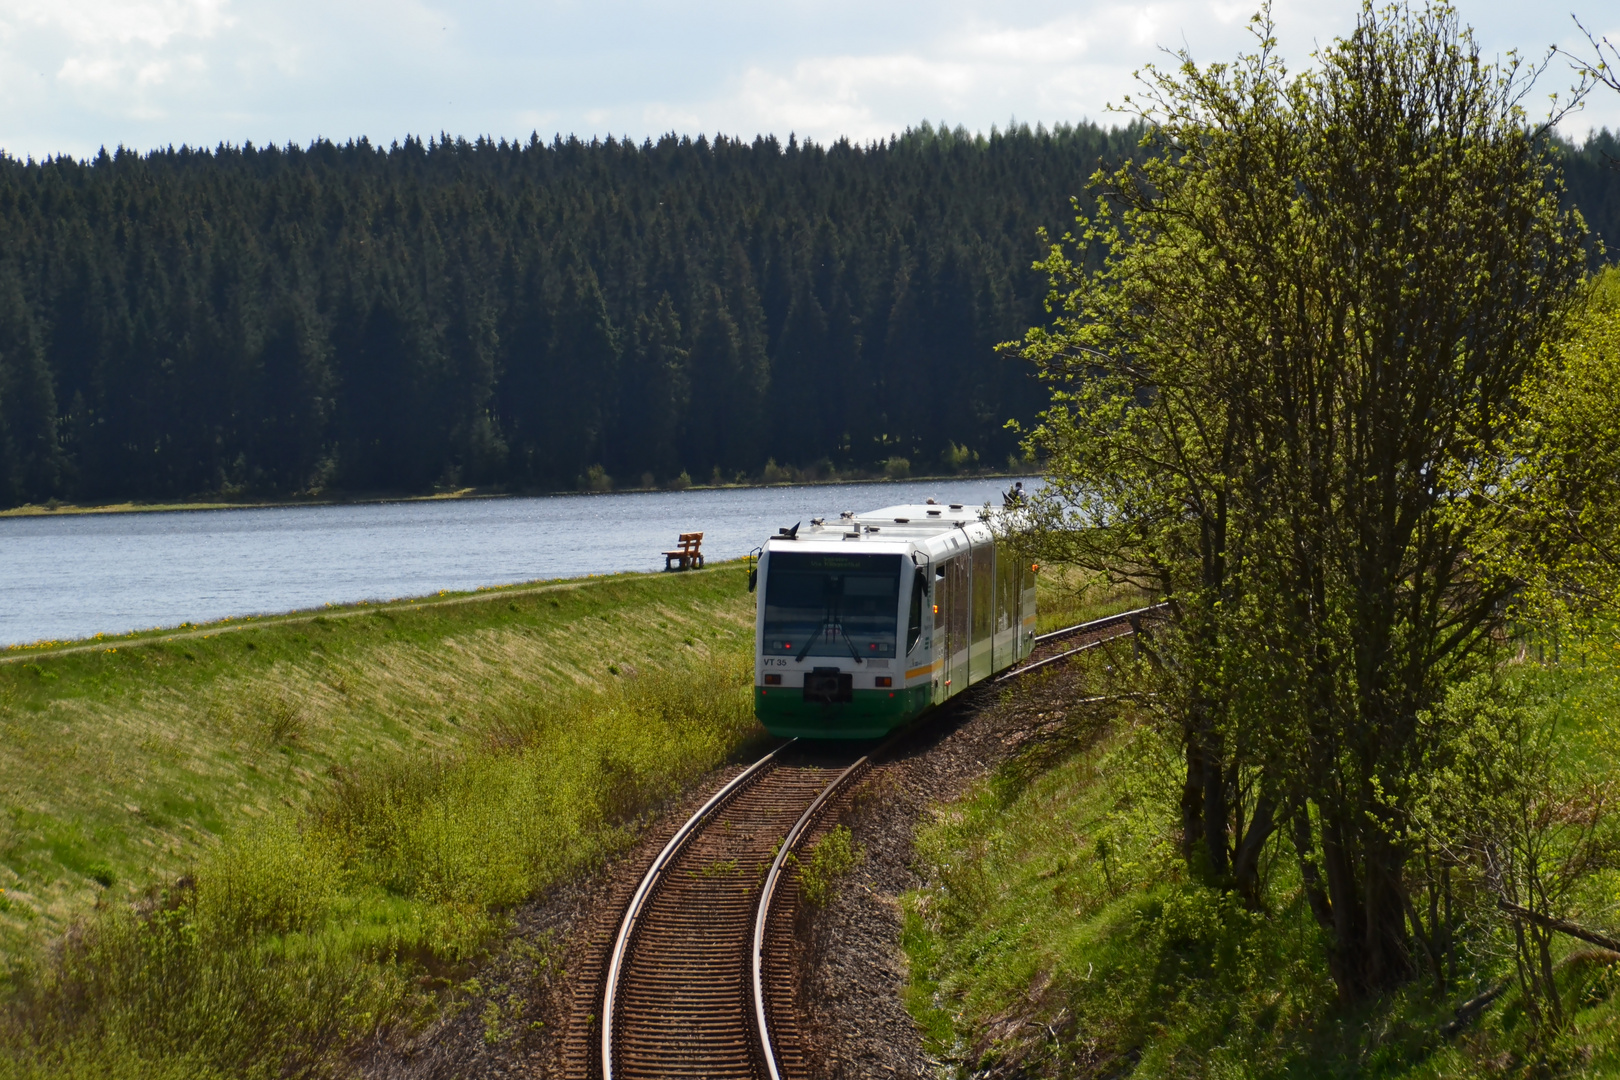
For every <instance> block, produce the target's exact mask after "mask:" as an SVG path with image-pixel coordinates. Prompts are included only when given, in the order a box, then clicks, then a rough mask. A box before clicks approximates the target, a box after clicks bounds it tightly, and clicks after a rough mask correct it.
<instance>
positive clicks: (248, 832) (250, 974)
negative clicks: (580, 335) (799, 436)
mask: <svg viewBox="0 0 1620 1080" xmlns="http://www.w3.org/2000/svg"><path fill="white" fill-rule="evenodd" d="M454 599H456V598H449V597H447V598H444V600H446V601H450V600H454ZM464 599H465V600H466V602H465V603H452V602H444V603H438V604H429V603H417V604H414V605H413V604H396V605H389V606H387V607H384V608H382V609H378V610H376V611H375V612H355V611H342V612H338V611H334V612H331V613H327V614H325V615H322V616H320V617H318V618H312V619H305V620H302V621H300V620H295V619H285V620H279V621H274V620H266V621H265V622H264V624H263V625H255V626H254V627H253V628H251V629H244V630H235V631H230V632H221V631H225V630H227V628H226V627H223V626H214V627H209V628H204V629H205V631H206V632H207V636H199V637H196V638H183V639H178V640H167V641H162V642H151V641H148V642H145V643H140V644H137V643H133V642H130V641H121V642H119V643H117V644H116V645H114V644H113V643H108V644H107V645H106V646H105V648H104V649H98V650H97V651H90V652H84V651H81V652H66V653H58V654H55V655H53V654H50V653H43V654H40V655H38V656H31V657H30V658H29V660H28V662H27V664H21V663H18V664H7V665H0V687H4V689H3V690H0V694H3V695H4V696H3V697H0V709H3V710H4V720H5V723H6V724H7V730H8V732H17V733H19V734H17V735H15V736H13V738H12V739H11V740H8V744H7V748H8V749H7V753H6V754H5V755H4V758H3V763H0V768H3V769H4V770H5V772H4V783H5V787H4V791H5V797H6V799H7V801H8V804H9V805H10V807H11V809H12V813H11V824H12V829H11V832H10V834H9V836H8V837H7V841H8V842H7V844H6V846H5V848H4V850H3V851H0V865H3V866H4V868H5V869H4V871H3V872H4V873H5V874H6V876H7V878H8V879H9V880H8V883H7V891H6V893H5V894H4V897H5V910H4V911H3V912H0V917H4V918H5V919H6V920H7V921H8V925H7V934H8V937H7V939H6V956H7V960H8V971H7V980H8V985H7V992H8V994H7V1000H6V1002H5V1012H4V1025H3V1031H0V1035H3V1040H4V1044H5V1045H4V1055H3V1060H0V1075H6V1074H12V1075H26V1076H76V1075H86V1076H89V1075H97V1076H106V1075H143V1076H164V1075H176V1076H179V1075H185V1076H209V1075H218V1076H278V1075H284V1074H286V1075H319V1074H322V1073H324V1072H326V1071H328V1070H329V1069H330V1068H331V1067H332V1066H333V1065H334V1063H335V1062H337V1061H338V1060H339V1058H340V1056H341V1054H342V1052H343V1051H344V1049H345V1048H346V1047H348V1046H350V1045H351V1044H352V1043H353V1042H354V1040H355V1039H357V1038H359V1037H361V1036H363V1035H365V1034H367V1033H369V1032H371V1031H374V1030H376V1029H377V1028H379V1027H381V1026H387V1025H389V1024H394V1023H407V1024H408V1023H410V1022H412V1021H413V1020H414V1019H416V1018H419V1017H421V1016H423V1015H425V1013H426V1012H427V1011H430V1010H431V1009H433V1008H434V1007H436V1005H437V1004H438V1003H439V1002H441V1001H442V1000H443V997H444V992H445V991H446V990H447V989H450V988H452V987H453V986H454V985H455V984H456V983H457V982H458V981H459V980H460V979H463V978H465V977H466V972H467V970H469V968H468V965H469V964H470V962H472V961H473V960H475V959H476V958H477V956H478V955H479V953H480V951H481V950H482V949H483V948H484V947H485V946H486V945H488V944H489V943H490V942H491V940H492V939H493V937H494V935H496V934H497V932H498V931H499V930H500V928H501V925H502V922H501V920H502V912H503V911H505V910H506V909H508V908H510V907H511V906H512V905H513V904H515V903H518V902H519V901H521V900H523V899H524V898H526V897H528V896H530V895H533V894H534V893H535V892H537V891H538V890H541V889H543V888H545V887H546V886H547V885H549V884H552V883H554V882H556V881H558V880H559V879H561V878H563V877H565V876H567V875H569V874H572V873H577V872H579V871H580V870H581V869H583V868H585V867H587V866H589V865H590V864H591V863H592V862H593V861H595V860H598V859H600V858H601V857H602V856H604V855H605V854H607V853H610V852H612V851H613V850H615V849H617V848H618V847H619V846H621V845H622V844H623V843H625V842H626V841H627V840H628V839H629V837H630V836H631V835H632V831H633V828H632V826H633V823H634V820H635V818H636V816H637V815H638V814H640V813H642V812H643V811H645V810H647V809H649V808H650V807H652V806H654V805H656V804H657V803H658V802H660V801H661V800H663V799H664V798H666V797H667V796H669V795H671V794H673V793H674V792H676V791H678V790H679V788H680V787H681V785H682V784H684V783H686V782H688V781H690V780H691V779H692V778H694V777H695V776H696V775H698V774H700V773H702V772H703V771H705V770H707V769H710V768H712V767H714V766H715V765H717V764H719V763H720V762H722V761H723V760H725V758H726V757H727V756H728V755H730V754H732V753H734V752H735V751H736V750H737V749H738V747H739V746H740V745H741V744H742V743H744V742H745V741H746V740H747V739H748V738H750V736H751V735H753V734H754V733H755V732H757V731H758V729H757V728H756V726H755V725H754V722H753V719H752V714H751V710H750V708H749V697H748V693H747V685H748V681H749V679H748V674H749V666H748V660H749V646H750V643H751V641H752V634H751V626H752V619H751V607H752V604H751V601H752V598H751V597H750V596H749V595H748V594H747V593H746V592H745V591H744V589H743V586H742V575H741V572H740V571H737V570H736V569H735V568H730V567H727V568H718V569H715V570H711V571H708V572H700V573H693V574H684V575H668V576H645V577H635V576H624V577H617V578H610V579H604V580H599V581H588V582H579V583H570V584H566V585H562V586H559V587H542V588H532V587H531V588H529V589H526V590H525V589H522V588H518V589H511V590H497V591H492V592H490V593H487V594H479V595H477V596H474V597H468V598H464ZM115 648H116V651H113V650H114V649H115ZM51 676H54V678H53V677H51ZM92 907H93V910H92ZM65 928H71V929H70V932H69V933H68V934H67V936H66V937H65V939H64V938H62V936H61V930H62V929H65ZM46 944H54V945H55V947H54V948H51V949H45V948H42V946H44V945H46Z"/></svg>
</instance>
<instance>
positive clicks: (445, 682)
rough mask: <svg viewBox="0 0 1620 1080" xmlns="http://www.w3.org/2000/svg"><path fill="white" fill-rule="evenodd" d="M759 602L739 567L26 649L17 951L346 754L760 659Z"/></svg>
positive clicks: (11, 852)
mask: <svg viewBox="0 0 1620 1080" xmlns="http://www.w3.org/2000/svg"><path fill="white" fill-rule="evenodd" d="M752 609H753V597H752V596H750V595H749V594H748V593H747V592H745V591H744V589H743V587H742V573H741V571H740V570H738V569H737V568H736V567H722V568H714V569H711V570H709V571H705V572H700V573H693V574H684V575H653V576H635V575H624V576H619V577H613V578H604V579H594V580H587V581H573V582H567V583H561V584H555V585H548V586H541V587H536V586H517V587H513V588H510V589H497V590H490V591H487V592H482V593H478V594H473V595H471V596H461V597H455V596H442V597H440V598H437V599H436V600H431V601H425V602H424V601H418V602H406V603H396V604H389V605H383V606H381V607H373V608H363V607H362V608H346V609H331V610H329V611H325V612H321V613H315V614H306V615H302V616H295V617H280V618H274V619H262V620H254V621H247V622H242V621H238V622H235V623H229V624H213V625H211V626H205V627H199V628H197V629H195V630H193V631H190V632H189V633H186V634H183V635H174V634H168V635H152V634H146V635H136V636H134V637H131V638H123V639H114V640H108V641H105V642H100V643H96V644H95V645H94V646H93V647H92V648H91V649H83V648H82V647H81V648H79V650H78V651H67V650H63V649H56V650H48V651H37V652H33V653H26V654H23V653H20V652H19V651H18V650H11V651H10V656H11V657H14V658H15V659H12V660H10V662H5V663H0V737H3V743H0V747H3V748H0V811H3V813H0V887H3V888H4V890H5V891H4V894H3V897H0V900H3V903H0V952H3V953H5V954H10V955H13V956H15V955H16V954H18V953H20V952H25V951H28V950H30V949H31V948H32V947H33V946H34V945H36V944H38V943H39V942H41V941H45V940H49V939H50V938H52V937H54V936H55V935H57V934H58V933H59V932H60V931H61V930H62V929H63V928H65V926H66V925H67V924H68V923H69V922H70V921H71V920H72V919H74V918H75V917H77V916H79V915H81V914H83V913H84V912H85V911H87V910H88V909H89V908H90V907H91V906H92V905H93V904H95V903H96V901H97V900H99V899H102V898H104V897H108V898H116V897H124V898H128V897H133V896H134V895H136V893H137V892H138V891H139V890H141V889H142V888H143V887H145V886H146V885H147V884H148V883H150V882H152V881H153V880H157V879H161V878H164V877H168V876H172V875H174V874H177V873H179V872H180V871H181V870H183V869H185V868H186V867H188V866H189V865H190V864H191V863H192V862H194V861H195V860H196V859H197V857H198V855H199V854H200V853H201V852H202V851H204V850H206V849H209V848H211V847H212V846H214V845H215V844H216V843H217V839H218V838H219V837H220V836H222V835H225V834H227V833H228V832H230V831H231V830H232V829H233V828H236V827H237V826H240V825H241V824H243V823H244V822H248V821H251V820H255V819H262V818H264V817H266V816H267V815H268V814H270V813H271V812H272V811H274V810H276V809H277V808H278V807H286V806H293V805H302V804H304V803H305V802H307V801H308V800H309V798H310V797H311V794H312V793H313V792H317V791H322V790H325V789H327V788H329V787H330V777H331V775H332V774H333V773H334V771H345V770H346V771H347V772H349V773H353V772H354V771H356V770H365V769H366V768H369V767H372V766H376V765H380V764H382V763H384V762H386V761H388V760H391V759H405V758H414V759H421V758H423V757H432V756H441V757H442V756H445V755H450V754H455V753H458V752H460V751H461V750H462V749H464V748H468V747H476V746H479V745H482V744H484V743H487V742H488V741H489V740H490V739H491V738H492V737H494V736H497V735H498V734H499V731H498V729H499V726H500V725H501V724H503V723H505V722H507V719H506V718H508V717H510V716H511V715H512V714H513V710H514V709H515V708H517V707H519V706H521V705H522V704H523V702H524V701H525V700H527V699H530V698H532V697H533V696H534V695H535V694H536V692H537V690H539V689H542V688H544V689H546V690H547V691H548V692H551V693H554V692H555V691H556V690H557V689H558V688H559V687H582V688H589V687H593V686H600V685H603V684H605V683H608V682H612V681H615V680H616V679H618V678H620V676H616V675H615V674H613V669H614V668H617V669H618V670H619V671H620V672H622V673H624V674H626V675H628V674H630V673H632V672H634V671H635V670H637V669H638V668H645V667H647V666H649V665H651V666H654V667H659V666H663V667H667V666H669V665H670V664H672V663H677V662H679V661H680V660H681V659H682V658H683V657H688V656H699V657H706V656H710V655H716V654H721V653H723V654H727V655H736V654H746V651H747V643H748V641H749V640H750V638H751V629H752V619H753V615H752ZM70 644H71V643H70Z"/></svg>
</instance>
